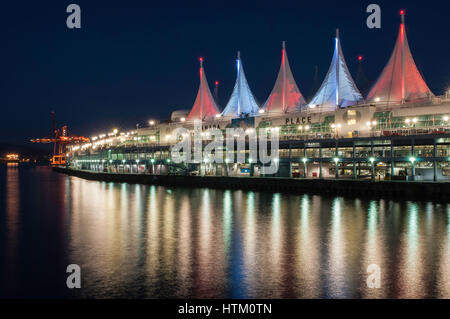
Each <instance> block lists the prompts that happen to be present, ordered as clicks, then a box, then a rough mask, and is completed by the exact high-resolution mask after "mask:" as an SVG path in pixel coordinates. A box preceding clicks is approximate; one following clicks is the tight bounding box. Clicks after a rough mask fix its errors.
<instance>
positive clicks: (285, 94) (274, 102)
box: [263, 41, 306, 113]
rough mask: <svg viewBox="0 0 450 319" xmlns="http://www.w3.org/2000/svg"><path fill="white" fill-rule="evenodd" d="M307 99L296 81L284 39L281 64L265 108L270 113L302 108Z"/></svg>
mask: <svg viewBox="0 0 450 319" xmlns="http://www.w3.org/2000/svg"><path fill="white" fill-rule="evenodd" d="M305 104H306V101H305V99H304V97H303V95H302V93H301V92H300V90H299V89H298V86H297V83H295V80H294V76H293V75H292V72H291V68H290V66H289V60H288V57H287V54H286V46H285V42H284V41H283V49H282V51H281V66H280V71H279V72H278V77H277V80H276V82H275V85H274V87H273V89H272V92H271V93H270V95H269V97H268V99H267V101H266V103H264V106H263V109H264V110H265V111H267V112H269V113H271V112H280V113H286V112H290V111H295V110H300V109H301V107H302V106H303V105H305Z"/></svg>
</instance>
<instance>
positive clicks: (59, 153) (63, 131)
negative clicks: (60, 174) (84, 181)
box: [31, 112, 89, 166]
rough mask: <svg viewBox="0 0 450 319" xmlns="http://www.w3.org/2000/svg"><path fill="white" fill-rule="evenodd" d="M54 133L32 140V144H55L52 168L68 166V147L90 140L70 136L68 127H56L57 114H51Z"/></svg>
mask: <svg viewBox="0 0 450 319" xmlns="http://www.w3.org/2000/svg"><path fill="white" fill-rule="evenodd" d="M51 116H52V126H53V133H52V136H49V137H44V138H38V139H31V142H32V143H46V144H49V143H53V156H52V159H51V164H52V166H58V165H65V164H66V145H67V144H74V143H84V142H86V143H88V142H89V138H88V137H84V136H77V135H69V133H68V129H67V125H64V126H62V127H61V128H59V129H58V128H57V127H56V120H55V112H51Z"/></svg>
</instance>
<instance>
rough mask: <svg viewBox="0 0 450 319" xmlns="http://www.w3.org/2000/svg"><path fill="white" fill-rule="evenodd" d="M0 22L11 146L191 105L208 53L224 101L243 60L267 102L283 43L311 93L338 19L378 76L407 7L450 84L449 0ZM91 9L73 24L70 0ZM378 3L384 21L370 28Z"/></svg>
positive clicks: (1, 139) (430, 75) (416, 51)
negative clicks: (74, 7)
mask: <svg viewBox="0 0 450 319" xmlns="http://www.w3.org/2000/svg"><path fill="white" fill-rule="evenodd" d="M7 2H8V3H5V2H2V10H1V11H2V13H1V19H0V34H1V43H2V49H1V53H0V56H1V59H0V72H1V76H0V105H1V108H2V116H1V117H0V143H16V144H28V142H27V141H28V139H29V138H36V137H44V136H47V135H49V134H50V131H51V121H50V111H51V110H54V111H55V112H56V119H57V123H58V125H59V126H60V125H63V124H67V125H69V130H70V131H71V132H72V133H74V134H82V135H86V136H93V135H96V134H99V133H103V132H108V131H110V130H112V128H115V127H117V128H119V129H131V128H133V127H135V125H136V123H141V125H144V123H146V122H147V121H148V119H150V118H159V119H167V118H169V116H170V113H171V112H172V111H173V110H176V109H189V108H190V107H191V106H192V104H193V102H194V99H195V95H196V93H197V88H198V82H199V79H198V58H199V57H200V56H202V57H204V59H205V70H206V75H207V78H208V81H209V83H210V87H211V89H213V83H214V81H215V80H218V81H220V100H219V104H220V106H221V108H222V109H223V107H224V105H225V104H226V102H227V99H228V97H229V94H230V93H231V90H232V88H233V85H234V81H235V71H236V70H235V57H236V52H237V51H238V50H240V51H241V57H242V61H243V66H244V70H245V73H246V76H247V79H248V81H249V85H250V88H251V89H252V91H253V93H254V95H255V97H256V98H257V100H258V102H260V103H263V102H264V101H265V99H266V98H267V96H268V94H269V93H270V90H271V89H272V86H273V84H274V82H275V79H276V76H277V72H278V68H279V65H280V55H281V52H280V51H281V41H282V40H286V43H287V44H286V46H287V53H288V57H289V62H290V64H291V68H292V71H293V74H294V77H295V79H296V81H297V84H298V86H299V88H300V90H301V91H302V93H303V94H304V95H305V96H307V97H309V96H310V95H311V93H312V92H311V89H312V79H313V73H314V66H315V65H318V66H319V80H320V81H322V79H323V77H324V76H325V73H326V72H327V70H328V67H329V63H330V61H331V55H332V53H333V41H334V40H333V37H334V35H335V29H336V27H339V29H340V33H341V43H342V47H343V51H344V55H345V58H346V61H347V64H348V67H349V69H350V72H351V73H352V75H353V76H354V77H356V69H357V56H358V55H363V56H364V71H365V73H366V75H367V76H368V77H369V78H370V79H371V80H375V79H376V78H377V77H378V75H379V74H380V72H381V70H382V68H383V67H384V65H385V64H386V62H387V60H388V58H389V56H390V54H391V52H392V49H393V45H394V42H395V39H396V36H397V31H398V27H399V15H398V12H399V9H402V8H405V9H406V12H407V15H406V24H407V33H408V40H409V43H410V47H411V50H412V53H413V56H414V58H415V61H416V63H417V65H418V67H419V69H420V71H421V72H422V73H423V75H424V77H425V80H426V81H427V83H428V85H429V86H430V88H431V90H432V91H433V92H434V93H435V94H442V93H443V92H444V90H445V89H446V88H448V87H450V59H449V52H450V40H449V31H450V27H449V26H450V22H449V21H450V19H449V18H448V16H449V14H450V10H449V9H450V5H449V1H376V0H372V1H354V0H353V1H300V0H297V1H294V2H288V1H269V2H263V1H208V2H205V3H203V2H201V1H182V2H181V1H180V3H177V2H174V1H162V2H156V1H155V2H154V1H136V0H127V1H120V2H116V1H93V0H84V1H81V0H71V1H64V0H59V1H40V0H37V1H32V2H26V3H25V2H23V1H7ZM70 3H77V4H79V5H80V6H81V20H82V21H81V24H82V28H81V29H68V28H67V27H66V18H67V16H68V14H67V13H66V7H67V5H68V4H70ZM370 3H377V4H379V5H380V6H381V19H382V20H381V21H382V22H381V24H382V25H381V29H368V28H367V26H366V18H367V16H368V14H367V13H366V12H365V11H366V10H365V9H366V7H367V5H368V4H370Z"/></svg>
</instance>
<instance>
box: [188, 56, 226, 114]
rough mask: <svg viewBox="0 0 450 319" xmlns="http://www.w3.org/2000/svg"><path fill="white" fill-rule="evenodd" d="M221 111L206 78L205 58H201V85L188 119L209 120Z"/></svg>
mask: <svg viewBox="0 0 450 319" xmlns="http://www.w3.org/2000/svg"><path fill="white" fill-rule="evenodd" d="M218 113H219V108H218V107H217V104H216V102H215V101H214V98H213V96H212V94H211V91H210V90H209V86H208V81H207V80H206V75H205V70H204V69H203V58H200V86H199V88H198V93H197V98H196V99H195V102H194V105H193V106H192V109H191V112H190V113H189V115H188V117H187V119H188V120H208V119H212V118H214V117H215V116H216V114H218Z"/></svg>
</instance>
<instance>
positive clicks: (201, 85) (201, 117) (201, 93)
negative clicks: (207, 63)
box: [199, 58, 203, 121]
mask: <svg viewBox="0 0 450 319" xmlns="http://www.w3.org/2000/svg"><path fill="white" fill-rule="evenodd" d="M199 60H200V119H201V120H202V121H203V58H200V59H199Z"/></svg>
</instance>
